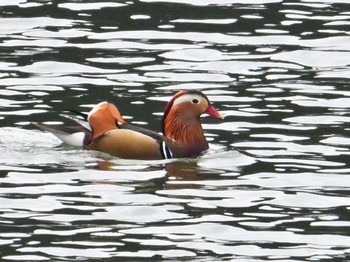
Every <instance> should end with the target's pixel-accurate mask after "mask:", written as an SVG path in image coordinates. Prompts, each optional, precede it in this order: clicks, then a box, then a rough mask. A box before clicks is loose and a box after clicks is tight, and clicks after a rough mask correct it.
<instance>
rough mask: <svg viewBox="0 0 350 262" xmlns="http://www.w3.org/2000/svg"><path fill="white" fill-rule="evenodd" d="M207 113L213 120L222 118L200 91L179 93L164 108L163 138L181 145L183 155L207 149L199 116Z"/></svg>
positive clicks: (194, 153)
mask: <svg viewBox="0 0 350 262" xmlns="http://www.w3.org/2000/svg"><path fill="white" fill-rule="evenodd" d="M204 113H207V114H208V115H210V116H213V117H215V118H220V119H223V116H222V115H221V114H220V113H219V112H218V111H217V110H216V109H215V108H214V107H213V106H212V105H211V103H210V101H209V99H208V97H207V96H206V95H205V94H203V93H202V92H200V91H192V90H186V91H179V92H177V93H176V94H175V95H174V96H173V98H172V99H171V100H170V102H169V103H168V104H167V106H166V108H165V112H164V115H163V120H162V132H163V134H164V136H165V137H166V138H168V139H170V140H172V141H174V143H178V144H181V146H180V147H181V148H183V149H184V151H185V152H184V153H185V154H186V155H187V154H191V155H196V154H197V155H198V154H199V153H200V152H202V151H204V150H206V149H208V142H207V141H206V139H205V136H204V132H203V128H202V125H201V122H200V116H201V115H202V114H204Z"/></svg>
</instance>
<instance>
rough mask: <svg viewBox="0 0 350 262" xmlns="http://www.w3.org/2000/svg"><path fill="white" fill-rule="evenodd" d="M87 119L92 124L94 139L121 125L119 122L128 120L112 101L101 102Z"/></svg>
mask: <svg viewBox="0 0 350 262" xmlns="http://www.w3.org/2000/svg"><path fill="white" fill-rule="evenodd" d="M87 120H88V122H89V124H90V126H91V129H92V133H93V139H95V138H96V137H99V136H101V135H103V134H104V133H106V132H108V131H110V130H113V129H116V128H118V127H119V123H121V124H126V123H127V122H126V121H125V120H124V118H123V117H122V116H121V114H120V112H119V110H118V108H117V107H116V106H115V105H113V104H110V103H107V102H101V103H99V104H98V105H96V106H95V107H94V108H93V109H92V110H91V111H90V113H89V114H88V117H87Z"/></svg>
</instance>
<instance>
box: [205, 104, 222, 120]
mask: <svg viewBox="0 0 350 262" xmlns="http://www.w3.org/2000/svg"><path fill="white" fill-rule="evenodd" d="M204 113H207V114H208V115H210V116H213V117H215V118H220V119H224V116H223V115H222V114H220V113H219V111H218V110H216V109H215V107H213V106H211V105H209V106H208V108H207V110H205V112H204Z"/></svg>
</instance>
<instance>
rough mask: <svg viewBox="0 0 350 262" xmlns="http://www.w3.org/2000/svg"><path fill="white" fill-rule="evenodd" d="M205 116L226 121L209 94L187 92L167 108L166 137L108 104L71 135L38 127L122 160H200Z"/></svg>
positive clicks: (163, 125)
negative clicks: (133, 120) (135, 122)
mask: <svg viewBox="0 0 350 262" xmlns="http://www.w3.org/2000/svg"><path fill="white" fill-rule="evenodd" d="M76 113H77V112H76ZM204 113H207V114H209V115H211V116H213V117H215V118H221V119H222V118H223V116H222V115H221V114H220V113H219V112H218V111H217V110H216V109H215V108H214V107H213V106H212V105H211V103H210V101H209V99H208V97H207V96H206V95H205V94H203V93H202V92H200V91H188V90H185V91H179V92H177V93H176V94H175V95H174V96H173V97H172V99H171V100H170V102H169V103H168V104H167V105H166V107H165V112H164V115H163V118H162V123H161V130H162V133H163V134H159V133H157V132H155V131H152V130H149V129H146V128H142V127H139V126H135V125H131V124H129V123H127V121H126V120H125V119H124V118H123V117H122V116H121V114H120V112H119V110H118V108H117V107H116V106H115V105H113V104H111V103H107V102H101V103H99V104H97V105H96V106H94V107H93V108H92V110H91V111H90V112H89V113H88V114H87V115H85V118H86V121H87V122H82V121H78V122H79V124H80V126H79V127H73V128H69V129H70V131H69V132H68V131H67V130H63V129H62V126H51V125H44V124H36V125H37V126H38V127H39V128H40V129H43V130H46V131H50V132H51V133H53V134H54V135H55V136H57V137H58V138H59V139H60V140H62V141H63V142H65V143H67V144H70V145H75V146H84V147H87V148H88V149H92V150H97V151H101V152H105V153H109V154H111V155H113V156H116V157H120V158H126V159H142V160H155V159H169V158H187V157H197V156H199V155H200V154H201V153H202V152H203V151H205V150H207V149H208V148H209V146H208V142H207V140H206V139H205V136H204V133H203V128H202V125H201V122H200V116H201V115H202V114H204ZM79 114H80V115H84V114H83V113H79ZM74 120H76V119H74ZM66 129H67V128H66ZM72 130H74V132H72Z"/></svg>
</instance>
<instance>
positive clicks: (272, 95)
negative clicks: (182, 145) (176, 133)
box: [0, 0, 350, 261]
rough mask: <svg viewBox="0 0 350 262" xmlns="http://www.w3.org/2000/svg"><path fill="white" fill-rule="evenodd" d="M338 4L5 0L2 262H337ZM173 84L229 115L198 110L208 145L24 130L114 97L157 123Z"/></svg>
mask: <svg viewBox="0 0 350 262" xmlns="http://www.w3.org/2000/svg"><path fill="white" fill-rule="evenodd" d="M162 2H166V3H162ZM337 3H338V4H339V3H343V5H338V4H337ZM345 4H347V0H338V1H333V0H332V1H328V0H324V1H323V0H320V1H303V2H293V3H292V2H291V3H285V2H283V1H279V0H261V1H259V0H242V1H232V0H222V1H212V0H207V1H192V2H191V3H189V2H188V1H183V0H174V1H158V0H144V1H141V2H140V3H138V4H135V3H132V2H125V3H124V2H120V3H119V2H118V3H114V2H108V1H107V2H94V3H87V2H79V3H73V2H69V3H68V2H67V3H58V5H57V7H55V6H54V5H53V4H52V3H51V2H45V1H43V2H40V3H39V2H38V3H35V2H33V1H32V2H25V1H16V0H13V1H8V0H6V1H2V0H0V6H1V7H2V8H6V7H9V6H11V8H10V9H6V11H5V13H4V16H3V18H1V19H0V24H1V28H0V36H1V38H2V42H1V43H0V49H1V52H0V56H1V57H2V62H1V63H0V71H1V72H0V77H1V81H0V85H1V86H2V90H0V120H1V125H2V127H1V128H0V153H1V156H0V173H1V177H0V185H1V186H0V227H1V230H0V231H1V232H0V246H1V250H0V253H1V255H2V259H7V260H26V261H28V260H62V259H63V260H70V261H71V260H84V259H85V260H91V259H101V258H103V259H105V258H107V259H112V260H113V259H115V258H120V259H121V260H125V259H130V260H136V259H142V260H144V259H146V260H147V259H149V260H151V259H155V258H157V257H156V256H160V257H161V259H163V260H164V259H168V258H169V259H170V260H186V259H187V260H196V259H197V261H217V260H225V259H226V260H232V259H233V260H245V261H254V260H288V261H292V260H322V261H323V260H334V259H340V260H341V259H343V258H344V259H345V258H346V256H348V253H349V247H350V240H349V239H350V238H349V237H348V236H347V234H346V233H347V232H346V230H344V228H345V229H346V227H348V226H349V223H348V221H347V219H346V218H347V215H348V212H349V206H350V202H349V198H348V191H349V188H350V184H349V182H348V181H350V180H349V177H348V176H349V175H348V174H349V166H348V160H347V159H348V156H349V149H348V147H349V144H350V142H349V139H348V126H347V125H348V122H349V117H348V112H347V109H348V107H349V106H348V104H349V103H348V102H349V101H348V97H349V96H350V93H349V91H348V81H347V80H348V79H349V75H350V74H349V62H348V61H349V55H348V53H347V52H346V51H348V50H350V41H349V35H348V31H347V29H346V26H347V25H348V22H347V20H348V19H349V12H347V11H346V8H345V9H344V7H346V6H345ZM45 5H48V7H49V8H48V9H47V10H46V9H45ZM35 6H37V7H40V8H33V9H31V7H35ZM15 7H20V8H21V10H18V11H19V12H18V13H17V12H16V8H15ZM173 7H174V8H175V9H174V10H176V12H168V8H169V10H173V9H171V8H173ZM54 8H56V9H54ZM158 8H160V9H159V10H158ZM162 8H164V9H162ZM197 8H198V9H197ZM23 10H24V11H23ZM45 10H46V11H45ZM157 10H158V11H159V12H158V11H157ZM196 10H199V11H198V12H194V11H196ZM208 10H209V11H208ZM344 10H345V11H344ZM35 11H40V12H43V13H40V14H35ZM53 11H55V14H59V16H60V18H57V17H56V18H53V17H51V15H50V14H51V13H53ZM56 11H58V12H56ZM124 11H125V12H124ZM192 11H193V12H192ZM23 12H27V13H26V17H20V14H22V13H23ZM45 12H47V13H45ZM31 14H33V16H35V15H36V16H37V17H29V16H30V15H31ZM191 14H196V15H195V16H193V15H191ZM55 16H56V15H55ZM180 89H192V90H194V89H199V90H202V91H204V92H205V93H206V94H207V95H208V97H209V98H210V100H211V101H212V102H213V104H214V106H215V107H218V109H219V110H220V111H221V112H223V113H224V115H225V116H226V119H225V120H224V121H223V122H217V121H216V120H212V119H210V118H209V117H204V119H203V122H204V123H205V124H204V125H203V127H204V129H205V133H206V136H207V138H208V140H209V141H210V146H211V149H210V150H209V151H208V152H206V153H205V154H204V155H203V156H201V157H199V158H198V159H191V160H189V159H185V160H175V161H134V160H121V159H115V158H113V157H111V156H107V155H105V154H101V153H97V152H93V151H87V150H82V149H80V148H74V147H67V146H64V145H62V144H60V142H59V141H58V140H57V139H56V138H54V137H53V136H51V135H50V134H47V133H43V132H41V131H38V130H35V129H33V127H31V126H30V125H29V123H30V122H37V121H60V120H62V119H59V118H55V117H56V116H57V115H58V114H59V113H60V112H61V110H64V109H62V108H65V109H66V108H67V107H68V106H67V105H72V104H73V103H74V104H76V107H79V106H81V107H83V108H85V109H86V108H89V106H90V105H92V104H95V103H96V101H97V100H100V99H108V100H110V101H114V102H116V103H117V104H118V105H119V104H120V105H121V107H123V109H125V111H126V114H128V117H129V119H131V121H132V122H134V123H140V124H142V125H145V126H146V127H152V126H153V125H154V124H155V123H153V122H157V121H158V122H157V124H158V125H156V128H154V129H156V130H159V121H160V118H161V115H162V110H163V107H164V105H165V102H166V101H168V100H169V99H170V97H171V93H172V92H173V91H175V90H180ZM135 97H136V99H135ZM71 102H72V103H71ZM76 107H75V108H76ZM140 109H142V110H140ZM139 111H142V112H139ZM133 117H134V118H133ZM154 120H155V121H154ZM59 123H60V122H59Z"/></svg>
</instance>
